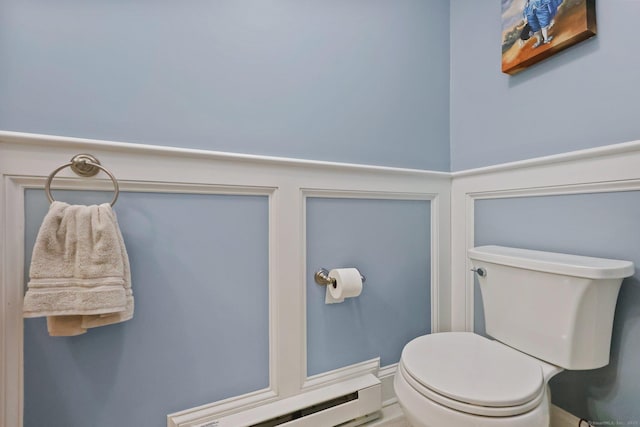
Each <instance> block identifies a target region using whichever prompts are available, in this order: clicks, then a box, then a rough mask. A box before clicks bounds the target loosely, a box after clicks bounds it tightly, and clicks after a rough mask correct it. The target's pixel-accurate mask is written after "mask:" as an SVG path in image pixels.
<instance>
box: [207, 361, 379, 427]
mask: <svg viewBox="0 0 640 427" xmlns="http://www.w3.org/2000/svg"><path fill="white" fill-rule="evenodd" d="M381 390H382V387H381V384H380V380H379V379H378V378H376V377H375V376H374V375H371V374H367V375H364V376H362V377H358V378H353V379H350V380H346V381H342V382H340V383H336V384H332V385H329V386H326V387H321V388H318V389H314V390H311V391H308V392H305V393H302V394H299V395H297V396H293V397H290V398H287V399H282V400H278V401H275V402H272V403H268V404H266V405H262V406H258V407H256V408H252V409H249V410H246V411H242V412H239V413H236V414H232V415H227V416H225V417H222V418H218V419H215V420H211V421H207V422H204V423H202V424H199V425H198V426H197V427H280V426H282V427H318V426H323V427H329V426H341V427H353V426H357V425H360V424H363V423H365V422H369V421H371V420H373V419H376V418H377V417H379V411H380V409H381V408H382V391H381Z"/></svg>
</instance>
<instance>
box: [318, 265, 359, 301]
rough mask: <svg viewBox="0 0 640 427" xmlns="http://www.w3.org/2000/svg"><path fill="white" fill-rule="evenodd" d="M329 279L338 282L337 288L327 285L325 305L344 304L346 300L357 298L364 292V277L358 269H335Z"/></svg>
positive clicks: (330, 273)
mask: <svg viewBox="0 0 640 427" xmlns="http://www.w3.org/2000/svg"><path fill="white" fill-rule="evenodd" d="M329 277H332V278H334V279H335V280H336V286H335V287H334V286H333V285H327V294H326V296H325V300H324V302H325V304H334V303H337V302H343V301H344V299H345V298H352V297H357V296H358V295H360V293H361V292H362V277H361V276H360V272H359V271H358V269H357V268H334V269H333V270H331V271H330V272H329Z"/></svg>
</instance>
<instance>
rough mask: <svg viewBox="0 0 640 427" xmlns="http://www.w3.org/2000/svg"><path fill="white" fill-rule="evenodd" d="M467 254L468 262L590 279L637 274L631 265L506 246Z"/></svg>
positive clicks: (627, 262)
mask: <svg viewBox="0 0 640 427" xmlns="http://www.w3.org/2000/svg"><path fill="white" fill-rule="evenodd" d="M468 254H469V258H471V259H472V260H476V261H484V262H490V263H494V264H500V265H508V266H511V267H518V268H524V269H527V270H535V271H544V272H547V273H555V274H563V275H567V276H575V277H584V278H589V279H622V278H624V277H629V276H632V275H633V273H634V272H635V269H634V266H633V263H632V262H631V261H621V260H615V259H606V258H594V257H588V256H582V255H569V254H561V253H555V252H544V251H534V250H531V249H520V248H509V247H505V246H495V245H490V246H478V247H476V248H471V249H469V250H468Z"/></svg>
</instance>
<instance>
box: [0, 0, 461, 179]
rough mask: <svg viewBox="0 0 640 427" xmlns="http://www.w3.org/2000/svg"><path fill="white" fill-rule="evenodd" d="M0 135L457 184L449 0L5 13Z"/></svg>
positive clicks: (12, 9)
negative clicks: (451, 175)
mask: <svg viewBox="0 0 640 427" xmlns="http://www.w3.org/2000/svg"><path fill="white" fill-rule="evenodd" d="M0 54H1V57H2V67H0V129H3V130H12V131H23V132H35V133H44V134H54V135H63V136H76V137H88V138H98V139H106V140H117V141H124V142H139V143H148V144H157V145H169V146H178V147H190V148H203V149H210V150H219V151H228V152H236V153H251V154H264V155H275V156H286V157H295V158H305V159H316V160H331V161H340V162H349V163H361V164H374V165H386V166H399V167H409V168H421V169H432V170H448V169H449V85H448V81H449V3H448V1H446V0H394V1H389V0H368V1H361V0H324V1H318V0H277V1H275V0H240V1H238V0H217V1H202V0H196V1H191V2H188V3H184V2H175V1H170V0H160V1H153V2H152V1H135V2H131V1H122V0H120V1H108V2H104V1H103V2H98V1H88V2H87V1H77V0H62V1H56V2H55V3H52V2H50V1H46V0H29V1H23V0H5V1H3V2H2V3H1V4H0Z"/></svg>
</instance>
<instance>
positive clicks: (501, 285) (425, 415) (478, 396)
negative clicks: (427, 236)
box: [394, 246, 635, 427]
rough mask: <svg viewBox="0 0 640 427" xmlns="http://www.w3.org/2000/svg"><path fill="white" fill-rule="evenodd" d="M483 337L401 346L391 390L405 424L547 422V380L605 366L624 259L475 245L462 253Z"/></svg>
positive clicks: (455, 335) (626, 267)
mask: <svg viewBox="0 0 640 427" xmlns="http://www.w3.org/2000/svg"><path fill="white" fill-rule="evenodd" d="M468 254H469V258H470V259H471V262H472V264H473V266H474V269H473V271H475V272H476V273H477V276H478V281H479V284H480V290H481V292H482V300H483V306H484V313H485V326H486V332H487V334H488V336H489V337H490V338H487V337H484V336H480V335H477V334H474V333H471V332H443V333H435V334H431V335H425V336H421V337H418V338H415V339H413V340H412V341H410V342H409V343H408V344H407V345H406V346H405V347H404V349H403V351H402V355H401V357H400V362H399V363H398V369H397V371H396V375H395V378H394V389H395V392H396V395H397V397H398V402H399V403H400V406H401V407H402V408H403V410H404V412H405V415H406V418H407V420H408V421H409V423H410V424H411V425H412V426H413V427H507V426H508V427H549V423H550V393H549V387H548V382H549V380H550V379H551V378H552V377H553V376H554V375H556V374H557V373H559V372H561V371H562V370H563V369H595V368H599V367H602V366H605V365H607V364H608V363H609V349H610V345H611V331H612V327H613V314H614V311H615V305H616V300H617V296H618V291H619V290H620V285H621V283H622V279H623V278H624V277H628V276H631V275H633V273H634V271H635V269H634V266H633V263H631V262H629V261H619V260H609V259H604V258H593V257H585V256H577V255H566V254H558V253H551V252H542V251H532V250H527V249H518V248H507V247H501V246H482V247H478V248H473V249H470V250H469V251H468Z"/></svg>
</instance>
